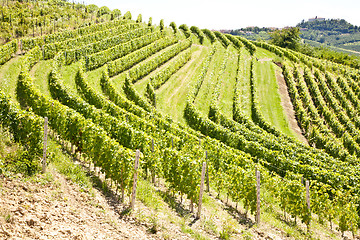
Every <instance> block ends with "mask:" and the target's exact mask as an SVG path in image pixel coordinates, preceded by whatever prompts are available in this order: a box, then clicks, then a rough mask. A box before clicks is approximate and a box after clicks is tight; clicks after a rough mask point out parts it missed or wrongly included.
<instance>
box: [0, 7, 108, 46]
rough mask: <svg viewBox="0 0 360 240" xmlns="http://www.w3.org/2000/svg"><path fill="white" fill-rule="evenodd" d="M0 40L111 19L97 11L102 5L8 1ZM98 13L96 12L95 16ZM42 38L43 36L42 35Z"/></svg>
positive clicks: (4, 8) (2, 12)
mask: <svg viewBox="0 0 360 240" xmlns="http://www.w3.org/2000/svg"><path fill="white" fill-rule="evenodd" d="M0 10H1V15H0V18H1V20H2V21H1V22H2V24H1V25H0V40H1V41H2V42H8V41H11V40H12V39H15V38H19V37H30V36H31V37H35V36H41V35H44V34H51V33H54V31H58V30H70V29H73V28H81V27H84V26H87V25H89V24H92V23H95V22H102V21H108V18H107V16H106V15H104V16H101V14H99V15H97V14H95V13H96V12H97V10H98V7H97V6H95V5H89V6H85V5H83V4H76V7H74V5H73V4H72V3H70V2H68V1H43V2H41V3H40V2H38V1H8V2H7V3H6V5H4V4H3V5H2V6H0ZM94 14H95V15H94ZM40 38H41V37H40Z"/></svg>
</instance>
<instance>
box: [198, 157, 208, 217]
mask: <svg viewBox="0 0 360 240" xmlns="http://www.w3.org/2000/svg"><path fill="white" fill-rule="evenodd" d="M205 171H206V162H203V165H202V170H201V184H200V193H199V205H198V211H197V214H196V218H198V219H200V216H201V207H202V197H203V193H204V180H205Z"/></svg>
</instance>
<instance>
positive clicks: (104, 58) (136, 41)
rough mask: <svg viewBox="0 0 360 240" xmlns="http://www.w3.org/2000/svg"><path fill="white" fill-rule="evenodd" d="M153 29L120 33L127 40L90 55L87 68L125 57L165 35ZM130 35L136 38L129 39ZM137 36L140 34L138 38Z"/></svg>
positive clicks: (91, 68) (93, 67) (94, 67)
mask: <svg viewBox="0 0 360 240" xmlns="http://www.w3.org/2000/svg"><path fill="white" fill-rule="evenodd" d="M150 32H151V30H150V29H149V28H140V29H137V30H134V31H131V32H129V34H128V35H120V36H122V37H123V39H124V40H125V42H124V43H121V44H118V45H115V46H113V47H111V46H109V47H108V48H107V49H106V50H104V51H100V52H97V53H94V54H91V55H89V56H88V60H87V63H86V69H88V70H93V69H96V68H98V67H101V66H103V65H104V64H106V63H108V62H110V61H113V60H115V59H117V58H121V57H124V56H126V55H128V54H130V53H132V52H134V51H136V50H138V49H140V48H142V47H145V46H146V45H149V44H151V43H153V42H154V41H155V40H158V39H160V38H161V37H163V34H162V33H161V32H154V33H150ZM130 36H135V38H133V37H131V39H132V40H130V41H126V40H128V38H130ZM136 36H139V37H138V38H136Z"/></svg>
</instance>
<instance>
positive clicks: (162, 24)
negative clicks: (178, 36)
mask: <svg viewBox="0 0 360 240" xmlns="http://www.w3.org/2000/svg"><path fill="white" fill-rule="evenodd" d="M163 30H164V19H161V20H160V31H163Z"/></svg>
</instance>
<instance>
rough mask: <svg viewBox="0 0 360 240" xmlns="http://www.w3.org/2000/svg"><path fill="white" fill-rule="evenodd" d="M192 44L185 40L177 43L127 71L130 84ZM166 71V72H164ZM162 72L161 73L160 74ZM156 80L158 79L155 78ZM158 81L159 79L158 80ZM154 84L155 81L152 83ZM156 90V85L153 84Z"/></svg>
mask: <svg viewBox="0 0 360 240" xmlns="http://www.w3.org/2000/svg"><path fill="white" fill-rule="evenodd" d="M191 44H192V42H191V41H190V40H185V41H181V42H178V43H176V44H174V45H172V46H170V47H169V48H168V49H166V50H165V51H164V52H162V53H161V54H159V55H156V56H155V57H154V58H151V59H147V60H145V61H143V62H141V63H139V64H137V65H136V66H135V67H134V68H131V69H130V70H129V77H130V79H131V82H132V83H135V82H136V81H138V80H139V79H141V78H142V77H144V76H146V75H147V74H149V73H150V72H152V71H153V70H155V69H156V68H158V67H159V66H161V65H162V64H164V63H165V62H167V61H168V60H169V59H171V58H173V57H175V56H176V55H177V54H179V53H180V52H181V51H183V50H185V49H187V48H189V47H190V46H191ZM165 71H166V70H165ZM162 73H163V72H162V71H161V72H160V74H162ZM157 79H158V78H157ZM158 80H159V79H158ZM153 82H155V80H154V81H153ZM155 84H156V86H154V87H155V88H157V86H158V83H155Z"/></svg>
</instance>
